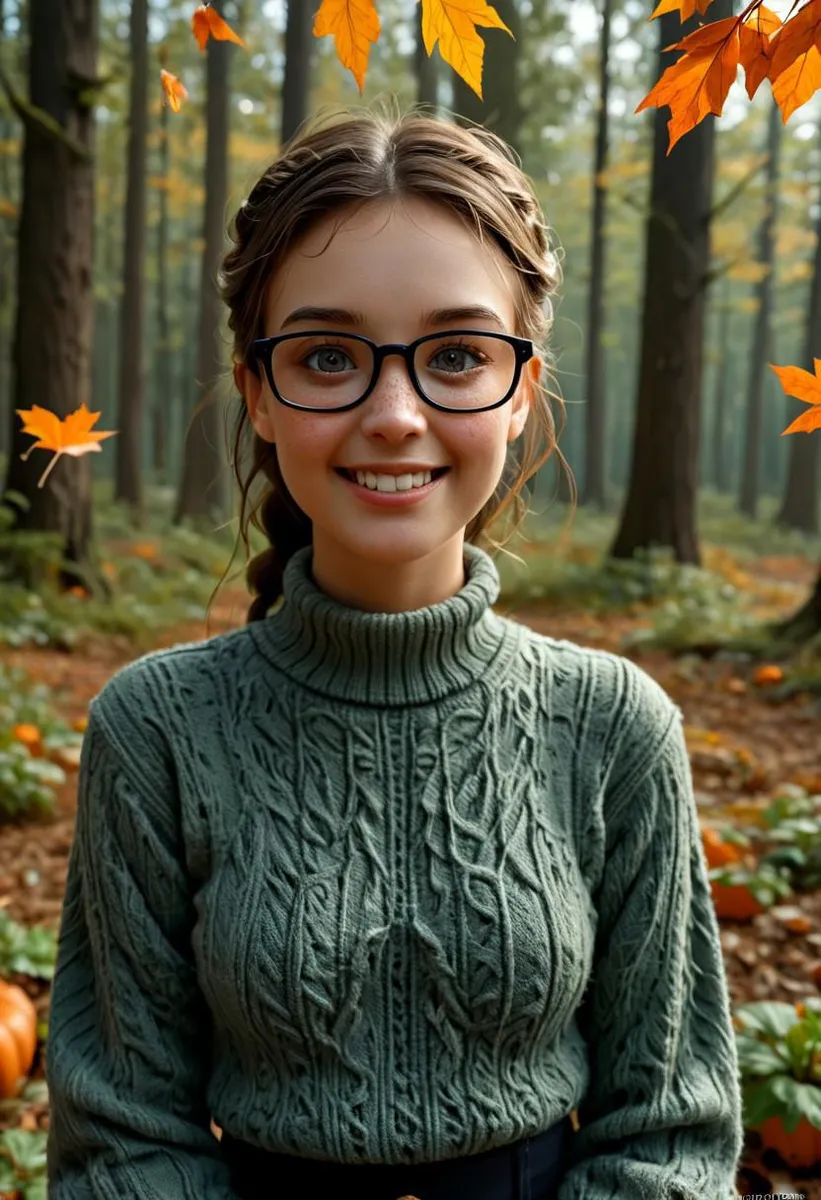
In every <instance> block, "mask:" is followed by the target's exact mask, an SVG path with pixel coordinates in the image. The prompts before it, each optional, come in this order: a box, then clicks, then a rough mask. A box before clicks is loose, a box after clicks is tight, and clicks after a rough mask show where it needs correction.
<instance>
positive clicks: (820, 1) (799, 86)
mask: <svg viewBox="0 0 821 1200" xmlns="http://www.w3.org/2000/svg"><path fill="white" fill-rule="evenodd" d="M819 36H821V0H810V3H809V4H806V5H805V6H804V7H803V8H802V9H800V10H799V11H798V12H797V13H796V14H795V16H794V17H792V18H791V19H790V20H789V21H787V22H786V23H785V24H784V25H782V26H781V28H780V29H779V30H778V32H777V34H776V35H775V36H774V37H773V38H772V41H771V45H772V61H771V63H770V70H769V72H768V75H769V78H770V81H771V83H772V89H773V98H774V99H775V102H776V104H777V105H778V107H779V108H780V109H781V116H782V118H783V121H784V124H786V123H787V121H788V120H789V118H790V117H791V116H792V114H793V113H794V112H795V110H796V109H797V108H800V107H801V105H802V104H806V103H807V101H808V100H809V99H810V97H811V96H814V95H815V93H816V92H817V91H818V89H819V87H821V55H819V53H818V49H817V42H818V39H819Z"/></svg>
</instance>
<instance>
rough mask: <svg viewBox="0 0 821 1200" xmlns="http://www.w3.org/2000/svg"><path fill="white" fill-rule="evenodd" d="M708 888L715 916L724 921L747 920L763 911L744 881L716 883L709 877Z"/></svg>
mask: <svg viewBox="0 0 821 1200" xmlns="http://www.w3.org/2000/svg"><path fill="white" fill-rule="evenodd" d="M710 890H711V892H712V893H713V903H714V904H715V909H716V916H717V917H719V918H723V919H724V920H725V921H749V920H750V919H751V918H752V917H755V916H757V915H758V913H763V912H764V908H763V907H762V905H760V904H759V903H758V901H757V900H756V898H755V896H754V895H753V893H752V892H751V891H750V889H749V888H748V887H747V885H746V883H717V882H716V880H715V879H711V880H710Z"/></svg>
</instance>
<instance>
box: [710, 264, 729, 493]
mask: <svg viewBox="0 0 821 1200" xmlns="http://www.w3.org/2000/svg"><path fill="white" fill-rule="evenodd" d="M718 314H719V323H718V362H717V363H716V378H715V392H714V393H713V436H712V439H711V446H712V452H713V461H712V476H713V484H714V486H715V489H716V491H717V492H726V491H727V486H728V466H729V464H728V462H727V423H728V422H727V418H728V416H729V412H728V399H729V380H728V375H729V366H730V284H729V280H728V279H727V277H726V276H725V279H724V287H723V290H722V297H721V303H720V304H719V305H718Z"/></svg>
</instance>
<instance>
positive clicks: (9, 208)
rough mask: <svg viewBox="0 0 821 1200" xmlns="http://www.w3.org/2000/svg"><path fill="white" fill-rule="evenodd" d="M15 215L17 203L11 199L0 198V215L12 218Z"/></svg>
mask: <svg viewBox="0 0 821 1200" xmlns="http://www.w3.org/2000/svg"><path fill="white" fill-rule="evenodd" d="M16 216H17V205H16V204H15V203H14V201H13V200H2V199H0V217H8V218H9V220H13V219H14V218H15V217H16Z"/></svg>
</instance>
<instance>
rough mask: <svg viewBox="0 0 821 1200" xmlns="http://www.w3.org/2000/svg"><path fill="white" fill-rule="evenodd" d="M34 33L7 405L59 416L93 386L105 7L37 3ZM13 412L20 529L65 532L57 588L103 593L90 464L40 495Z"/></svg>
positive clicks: (78, 461) (68, 464)
mask: <svg viewBox="0 0 821 1200" xmlns="http://www.w3.org/2000/svg"><path fill="white" fill-rule="evenodd" d="M29 32H30V41H29V65H28V77H29V96H28V100H27V101H24V100H21V99H20V98H19V97H17V98H16V100H15V104H14V107H15V109H16V111H17V113H18V115H19V116H20V117H21V118H22V120H23V127H24V146H23V184H22V197H23V198H22V208H21V213H20V229H19V236H18V256H17V316H16V323H15V331H14V352H13V361H12V371H13V383H12V394H13V397H14V400H13V405H12V409H13V410H16V409H28V408H31V407H32V405H34V404H38V405H46V404H47V406H48V408H49V410H50V411H51V412H53V413H54V414H55V415H56V416H57V417H59V418H61V419H63V418H65V417H67V416H68V415H69V413H72V412H75V411H76V410H77V409H78V408H80V406H81V405H82V404H85V403H87V401H88V399H89V391H90V380H91V325H92V263H93V230H94V156H93V150H94V113H93V105H94V99H95V95H96V88H97V87H98V86H99V83H100V80H99V79H98V78H97V51H98V41H99V11H98V0H30V4H29ZM12 415H13V417H14V419H13V423H12V436H11V454H10V457H9V462H8V471H7V476H6V484H5V486H6V488H8V489H9V490H14V491H17V492H20V493H22V494H23V496H25V497H26V499H27V501H28V505H29V507H28V508H27V509H26V510H25V511H22V512H19V513H18V514H17V515H16V526H17V528H18V529H25V530H30V531H44V532H49V533H54V534H57V535H58V537H59V541H60V546H61V551H62V557H63V559H64V564H65V565H64V566H63V567H62V568H61V569H60V571H59V575H58V580H57V582H58V583H59V584H60V585H64V586H73V585H75V584H77V583H78V582H80V583H83V584H86V585H87V586H89V587H91V588H92V589H96V588H99V589H100V590H101V591H103V592H107V591H108V589H107V587H106V584H105V577H104V576H103V575H102V573H101V572H97V571H96V569H95V564H94V563H93V544H92V508H91V480H92V471H91V460H92V457H93V456H92V455H90V454H86V455H81V456H79V457H76V458H74V457H71V456H70V455H63V456H61V460H60V462H59V463H58V464H57V466H56V467H55V468H54V470H53V471H52V473H51V474H50V475H49V477H48V481H47V482H46V484H45V485H44V486H43V487H42V488H40V487H38V481H39V478H40V476H41V475H42V472H43V470H44V467H45V460H44V457H43V455H42V454H41V453H40V452H38V451H35V452H34V453H32V454H29V456H28V457H27V459H26V461H25V462H23V461H22V458H21V455H23V454H25V453H26V452H27V451H30V449H31V446H32V444H33V443H32V439H31V437H30V436H28V435H23V434H22V433H21V429H22V424H21V422H20V420H19V418H18V417H17V416H16V414H15V413H14V412H13V414H12ZM75 568H77V569H75ZM13 569H14V570H15V571H16V573H17V575H18V578H19V579H20V581H21V582H22V583H24V585H26V586H28V587H29V588H32V589H36V587H37V586H38V585H39V584H40V583H41V582H43V580H42V574H43V573H42V570H39V569H38V568H36V567H35V566H34V565H33V564H31V563H19V564H15V565H14V568H13Z"/></svg>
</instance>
